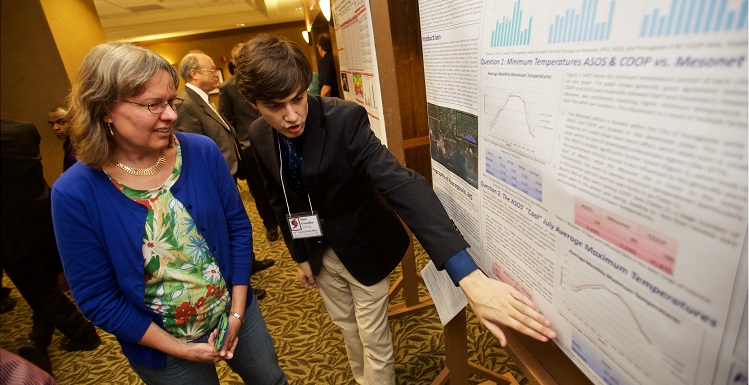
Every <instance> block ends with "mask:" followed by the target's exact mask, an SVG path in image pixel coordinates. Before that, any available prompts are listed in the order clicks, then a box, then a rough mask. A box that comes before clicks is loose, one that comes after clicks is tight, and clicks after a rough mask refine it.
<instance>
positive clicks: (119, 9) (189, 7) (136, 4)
mask: <svg viewBox="0 0 749 385" xmlns="http://www.w3.org/2000/svg"><path fill="white" fill-rule="evenodd" d="M310 3H311V4H316V3H317V1H316V0H94V5H95V6H96V11H97V13H98V14H99V19H100V20H101V25H102V28H103V29H104V35H105V37H106V39H107V40H108V41H130V42H133V41H147V40H155V39H164V38H170V37H177V36H185V35H193V34H197V33H206V32H215V31H224V30H229V29H235V28H247V27H255V26H262V25H268V24H278V23H286V22H294V21H304V9H303V6H305V5H306V6H309V5H310Z"/></svg>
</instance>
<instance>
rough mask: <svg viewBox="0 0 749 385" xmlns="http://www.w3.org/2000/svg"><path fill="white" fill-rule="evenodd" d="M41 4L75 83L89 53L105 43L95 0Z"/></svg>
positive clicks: (45, 1) (55, 0)
mask: <svg viewBox="0 0 749 385" xmlns="http://www.w3.org/2000/svg"><path fill="white" fill-rule="evenodd" d="M41 4H42V9H44V15H45V16H46V18H47V23H48V24H49V28H50V30H51V31H52V37H53V38H54V40H55V43H56V45H57V51H58V53H59V54H60V58H62V63H63V65H64V66H65V72H66V73H67V74H68V79H69V80H70V81H71V82H72V81H73V79H74V78H75V74H76V73H77V72H78V67H80V65H81V62H83V58H84V57H85V56H86V54H87V53H88V51H89V50H90V49H91V48H92V47H93V46H95V45H97V44H99V43H103V42H104V41H105V40H106V38H105V37H104V30H103V29H102V27H101V22H100V21H99V15H98V14H97V13H96V7H95V6H94V3H93V0H76V1H60V0H41Z"/></svg>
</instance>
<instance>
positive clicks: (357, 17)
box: [333, 0, 387, 144]
mask: <svg viewBox="0 0 749 385" xmlns="http://www.w3.org/2000/svg"><path fill="white" fill-rule="evenodd" d="M333 16H334V17H333V20H334V23H335V33H336V41H337V45H338V62H339V64H340V67H341V73H340V76H341V89H340V90H339V91H340V94H341V97H342V98H344V99H346V100H352V101H354V102H356V103H358V104H359V105H361V106H363V107H364V108H366V109H367V113H368V114H369V124H370V126H371V127H372V131H374V133H375V135H376V136H377V137H378V138H379V139H380V141H382V143H384V144H387V140H386V139H387V138H386V135H385V122H384V120H383V119H382V116H383V114H382V94H381V92H380V78H379V75H378V71H377V56H376V54H375V48H374V38H373V36H374V33H373V31H372V16H371V14H370V11H369V2H368V1H366V0H337V1H336V2H335V4H333Z"/></svg>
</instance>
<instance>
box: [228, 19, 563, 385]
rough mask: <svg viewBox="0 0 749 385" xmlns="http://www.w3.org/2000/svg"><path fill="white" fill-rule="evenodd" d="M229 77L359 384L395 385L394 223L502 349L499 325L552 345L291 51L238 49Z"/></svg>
mask: <svg viewBox="0 0 749 385" xmlns="http://www.w3.org/2000/svg"><path fill="white" fill-rule="evenodd" d="M236 76H237V87H238V88H239V91H240V93H241V94H242V95H243V96H244V97H245V98H246V99H247V100H248V101H249V102H250V103H251V104H252V105H253V106H254V107H255V108H257V110H258V111H259V112H260V115H261V116H262V118H261V119H258V120H256V121H255V122H254V123H252V126H251V127H250V141H251V142H252V144H253V146H254V148H255V154H256V156H257V161H258V165H259V167H260V170H261V173H262V175H263V179H264V180H265V186H266V189H267V190H268V196H269V197H270V202H271V204H272V205H273V207H274V208H275V210H276V216H277V217H278V220H279V223H280V224H281V225H280V227H281V231H282V233H283V236H284V239H285V241H286V246H287V247H288V248H289V251H290V253H291V257H292V258H293V260H294V261H296V262H297V275H298V277H299V280H300V282H301V283H302V284H303V285H304V287H305V288H307V289H313V288H317V289H318V290H319V293H320V297H321V298H322V300H323V302H324V303H325V306H326V308H327V310H328V313H329V315H330V318H331V320H332V321H333V323H335V324H336V325H338V326H339V327H340V328H341V331H342V334H343V338H344V341H345V344H346V351H347V353H348V358H349V363H350V365H351V369H352V371H353V374H354V378H355V380H356V382H357V383H359V384H369V385H375V384H376V385H387V384H395V370H394V358H393V342H392V335H391V332H390V329H389V327H388V323H387V310H388V300H389V296H388V290H389V287H390V285H389V275H390V273H391V272H392V271H393V269H394V268H395V267H396V266H397V265H398V263H399V262H400V261H401V259H402V257H403V255H404V253H405V251H406V248H407V247H408V245H409V241H410V238H409V236H408V233H407V232H406V230H405V229H404V228H403V226H402V225H401V219H402V220H403V221H404V222H405V223H406V224H407V225H408V227H409V228H410V229H411V231H412V232H413V234H414V235H415V236H416V238H417V239H418V240H419V241H420V242H421V245H422V246H423V247H424V249H425V250H426V252H427V254H429V256H430V258H431V259H432V261H434V263H435V265H436V266H437V268H438V269H440V270H441V269H446V270H447V272H448V274H449V275H450V277H451V279H452V280H453V282H454V283H455V284H456V285H457V286H459V287H460V288H461V289H462V290H463V292H464V293H465V294H466V297H467V298H468V301H469V304H470V305H471V308H472V309H473V311H474V312H475V313H476V316H477V317H478V319H479V320H480V321H481V323H482V324H484V325H485V326H486V327H487V328H488V329H489V330H490V331H491V332H492V333H493V334H494V335H495V336H496V337H497V338H498V339H499V341H500V343H501V345H502V346H505V345H506V343H507V341H506V338H505V335H504V334H503V332H502V331H501V330H500V329H499V326H500V325H504V326H508V327H511V328H513V329H516V330H518V331H520V332H522V333H525V334H527V335H529V336H531V337H533V338H536V339H538V340H540V341H548V340H549V339H552V338H555V337H556V333H555V332H554V331H553V330H551V329H550V326H551V322H550V321H549V320H548V319H547V318H546V317H544V316H543V315H541V314H540V312H539V309H538V307H536V305H535V304H533V302H531V301H530V300H529V299H528V298H527V297H525V296H524V295H523V294H521V293H520V292H519V291H517V290H515V289H514V288H512V287H511V286H509V285H507V284H505V283H502V282H500V281H497V280H493V279H490V278H488V277H487V276H485V275H484V274H483V272H482V271H481V270H479V269H478V267H477V266H476V264H475V263H474V261H473V259H472V258H471V256H470V255H469V254H468V251H467V250H466V248H467V247H468V243H467V242H466V241H465V240H464V239H463V237H462V236H461V235H460V233H459V232H458V230H457V228H456V227H455V226H454V224H453V223H452V221H451V220H450V218H449V217H448V215H447V212H446V211H445V209H444V208H443V206H442V204H441V202H440V201H439V199H438V198H437V195H436V194H435V193H434V191H433V190H432V188H431V187H430V186H429V184H428V183H427V182H426V179H424V177H423V176H421V175H419V174H418V173H416V172H415V171H413V170H410V169H407V168H405V167H403V166H401V165H400V163H399V162H398V160H397V159H396V158H395V157H394V156H393V155H392V154H391V153H390V152H389V151H388V149H387V148H386V147H385V146H384V145H383V144H382V143H381V142H380V141H379V139H377V137H376V136H375V135H374V133H373V132H372V130H371V128H370V126H369V119H368V116H367V111H366V110H365V109H364V108H363V107H361V106H359V105H358V104H356V103H354V102H350V101H344V100H340V99H338V98H330V97H322V96H310V95H307V93H306V90H307V87H308V86H309V83H310V79H311V78H312V69H311V67H310V64H309V62H308V61H307V58H306V57H305V55H304V53H303V51H302V50H301V48H300V47H299V46H298V45H296V44H295V43H293V42H291V41H289V40H286V39H284V38H280V37H275V36H271V35H265V34H261V35H258V36H256V37H254V38H252V39H251V40H249V41H248V42H247V44H246V45H245V46H244V47H243V48H242V50H241V51H240V53H239V57H238V58H237V75H236Z"/></svg>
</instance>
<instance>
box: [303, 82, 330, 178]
mask: <svg viewBox="0 0 749 385" xmlns="http://www.w3.org/2000/svg"><path fill="white" fill-rule="evenodd" d="M323 124H324V120H323V113H322V104H321V103H320V99H318V98H317V97H314V96H312V95H307V121H306V122H305V127H304V134H302V135H304V152H302V175H303V176H304V184H305V186H306V187H307V191H309V192H314V191H317V180H318V178H317V175H319V174H320V164H321V163H322V154H323V145H324V143H325V126H324V125H323Z"/></svg>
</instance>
